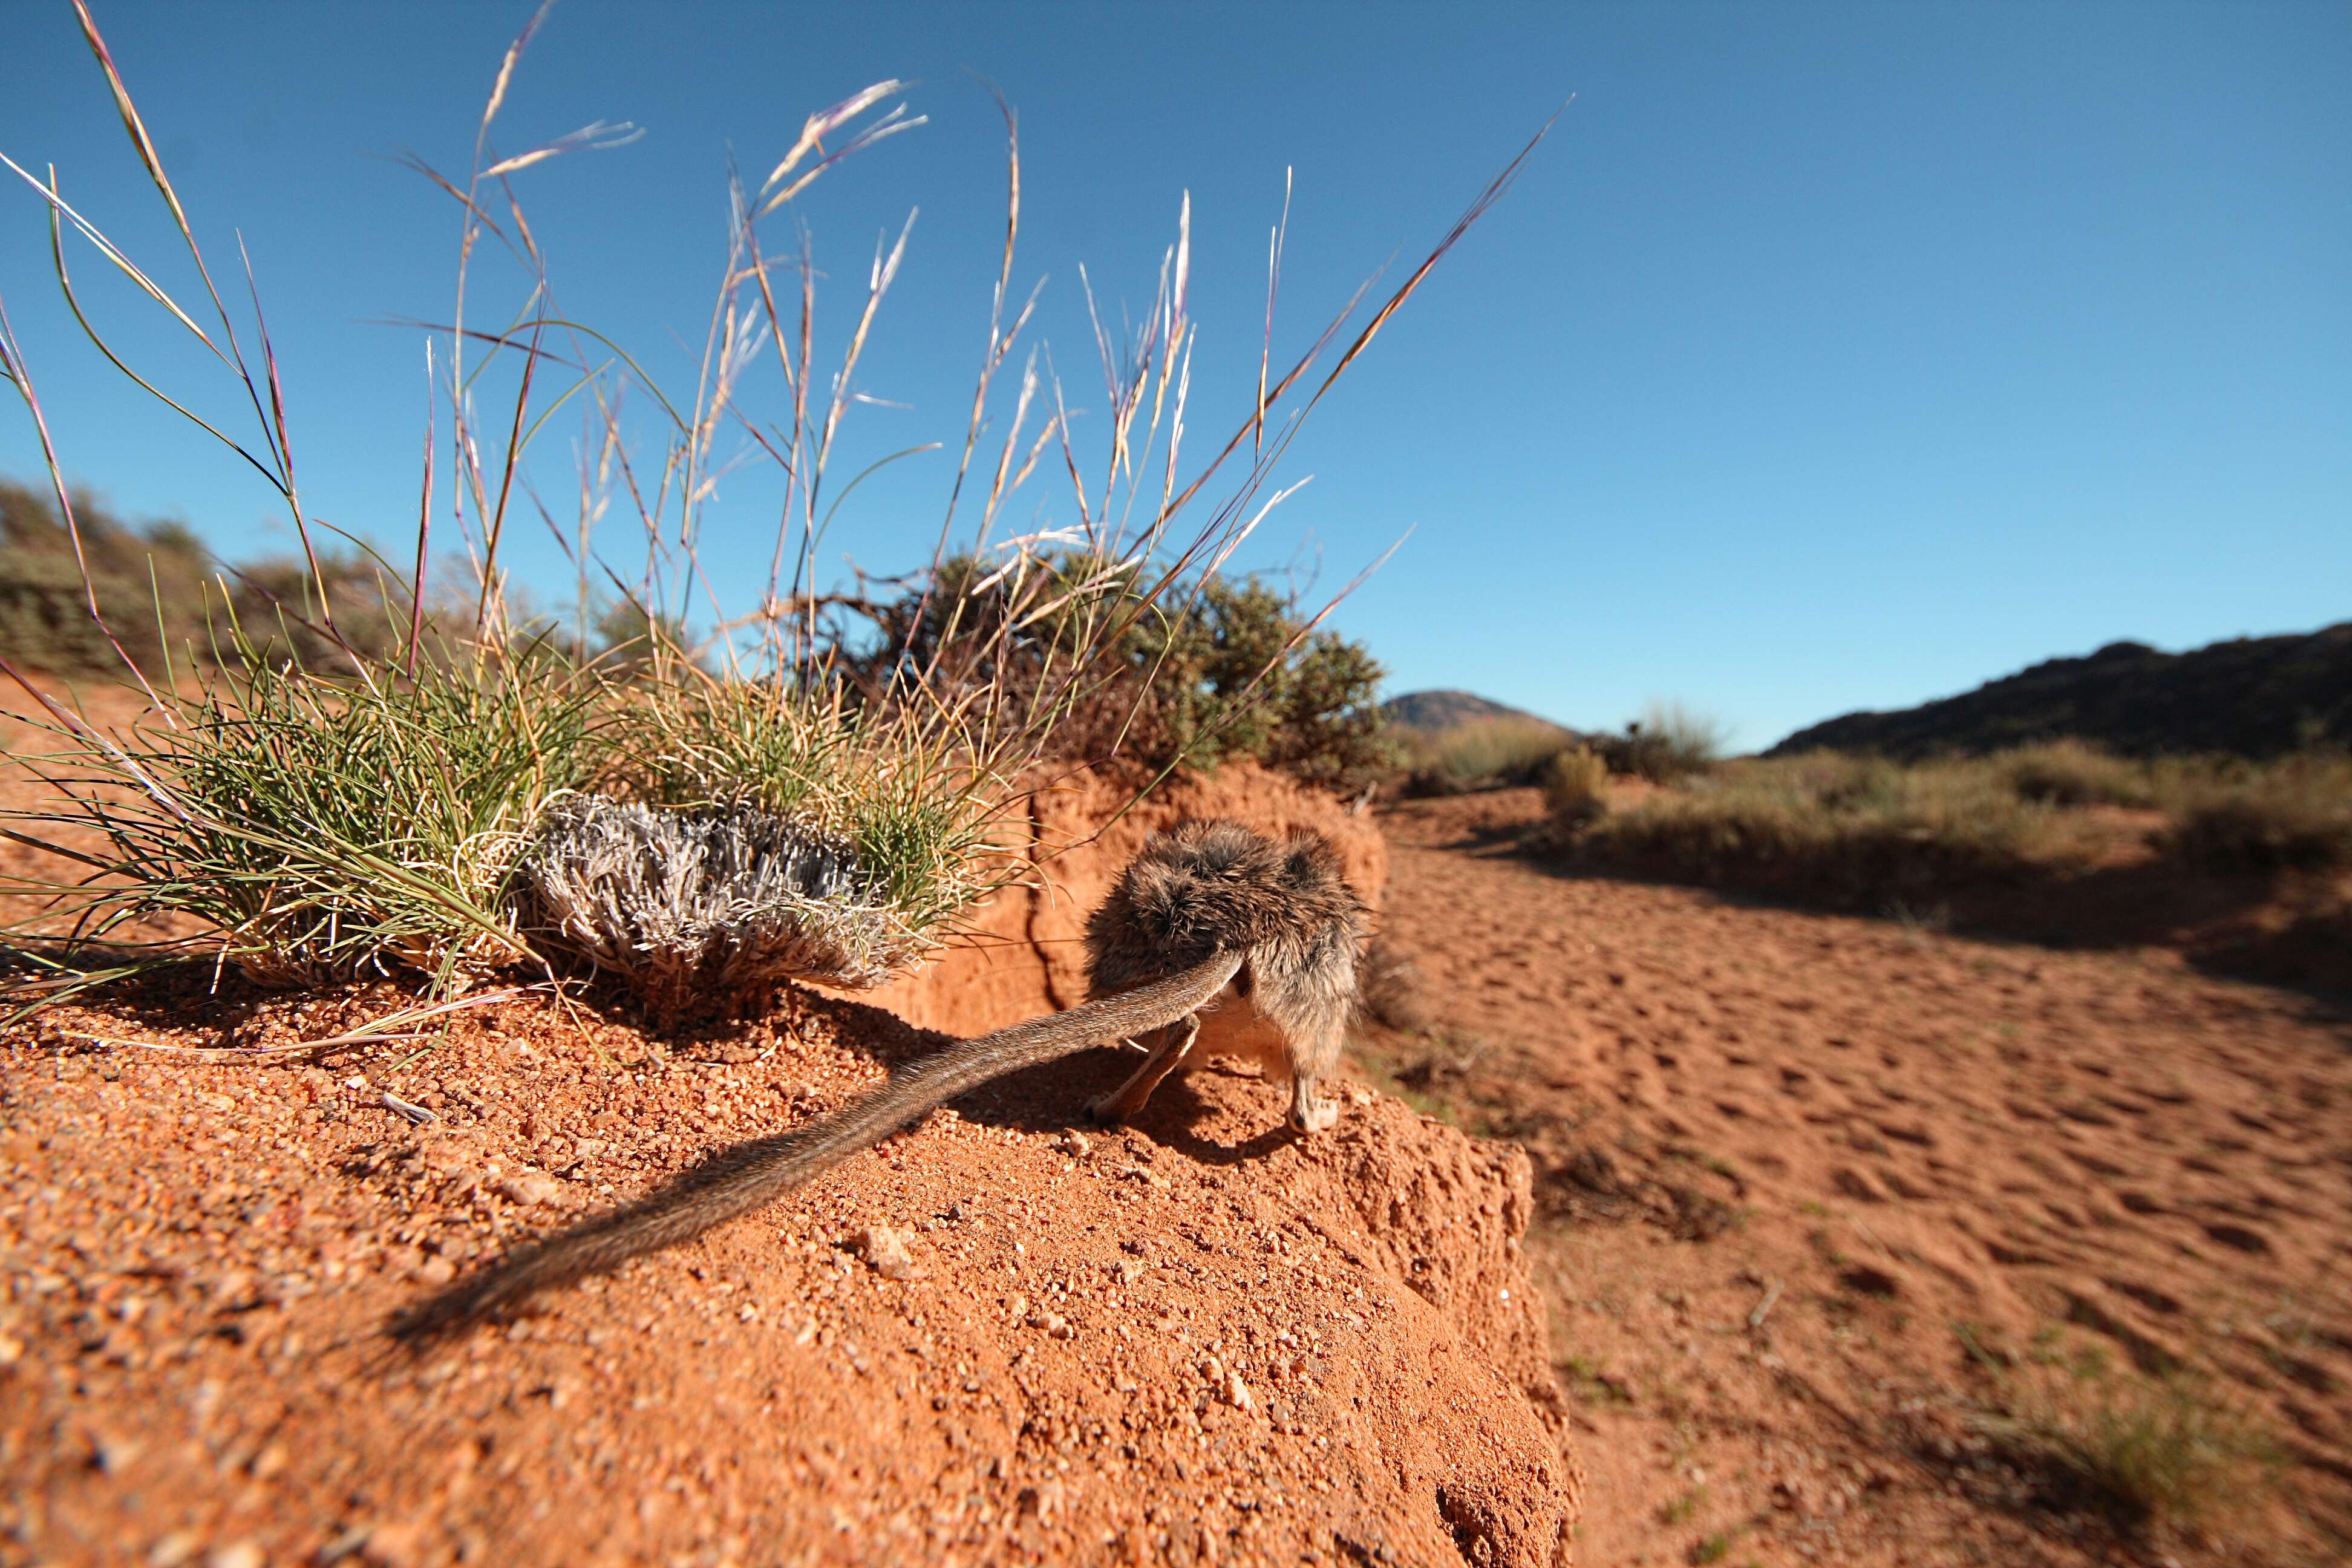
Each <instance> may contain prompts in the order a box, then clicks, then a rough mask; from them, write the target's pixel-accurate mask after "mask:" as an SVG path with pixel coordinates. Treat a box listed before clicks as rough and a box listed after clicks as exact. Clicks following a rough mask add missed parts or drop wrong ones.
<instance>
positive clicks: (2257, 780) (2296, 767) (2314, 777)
mask: <svg viewBox="0 0 2352 1568" xmlns="http://www.w3.org/2000/svg"><path fill="white" fill-rule="evenodd" d="M2169 793H2170V795H2171V799H2170V800H2169V801H2168V805H2169V807H2170V810H2171V815H2172V826H2171V828H2170V830H2169V832H2168V834H2167V836H2166V845H2167V847H2168V848H2169V849H2170V850H2171V852H2172V853H2174V854H2176V855H2178V856H2179V857H2180V858H2183V859H2185V860H2187V861H2189V863H2190V864H2192V865H2197V866H2201V867H2203V868H2207V869H2209V870H2215V871H2257V872H2260V871H2282V870H2298V871H2324V870H2333V869H2336V868H2341V867H2346V866H2352V755H2347V754H2346V753H2343V752H2306V753H2304V754H2302V755H2300V756H2290V757H2286V758H2283V759H2282V760H2280V761H2278V762H2275V763H2268V764H2265V765H2262V766H2258V767H2240V768H2232V769H2226V770H2222V769H2216V770H2213V771H2211V772H2210V773H2208V774H2207V775H2206V776H2204V777H2202V778H2190V779H2188V780H2184V781H2182V782H2181V783H2179V784H2176V785H2175V786H2174V788H2173V789H2172V791H2170V792H2169Z"/></svg>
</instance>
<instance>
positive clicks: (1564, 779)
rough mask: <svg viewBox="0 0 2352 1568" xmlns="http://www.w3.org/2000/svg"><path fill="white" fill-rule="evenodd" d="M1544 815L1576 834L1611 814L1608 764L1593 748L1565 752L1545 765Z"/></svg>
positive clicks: (1558, 825)
mask: <svg viewBox="0 0 2352 1568" xmlns="http://www.w3.org/2000/svg"><path fill="white" fill-rule="evenodd" d="M1543 794H1544V811H1545V813H1546V815H1547V816H1549V818H1550V819H1551V822H1552V824H1553V826H1555V827H1556V828H1559V829H1562V830H1567V831H1573V830H1575V829H1578V828H1580V827H1582V826H1585V825H1586V824H1588V823H1591V822H1597V821H1599V820H1600V819H1601V816H1604V815H1606V814H1607V812H1608V810H1609V764H1608V763H1606V762H1604V761H1602V760H1601V755H1600V753H1598V752H1595V751H1593V750H1592V748H1591V747H1590V746H1577V747H1574V748H1572V749H1570V750H1568V751H1563V752H1559V754H1558V755H1556V756H1554V757H1553V758H1552V759H1551V761H1550V762H1549V763H1545V764H1544V770H1543Z"/></svg>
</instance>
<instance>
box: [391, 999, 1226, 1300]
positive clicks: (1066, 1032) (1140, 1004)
mask: <svg viewBox="0 0 2352 1568" xmlns="http://www.w3.org/2000/svg"><path fill="white" fill-rule="evenodd" d="M1243 956H1244V955H1243V954H1241V953H1239V952H1220V953H1217V954H1215V955H1213V957H1211V958H1209V959H1207V960H1206V961H1204V962H1202V963H1197V964H1194V965H1193V966H1192V968H1190V969H1185V970H1181V971H1179V972H1178V973H1175V974H1172V975H1171V976H1169V977H1168V978H1167V979H1165V980H1160V981H1156V982H1154V983H1153V984H1150V985H1142V986H1138V987H1137V988H1135V989H1134V990H1132V991H1122V992H1120V993H1119V994H1117V995H1114V996H1106V997H1103V998H1101V999H1099V1000H1097V1001H1093V1002H1089V1003H1087V1004H1086V1005H1084V1006H1080V1007H1074V1008H1072V1009H1071V1010H1070V1011H1068V1012H1066V1013H1055V1014H1051V1015H1048V1016H1045V1017H1043V1018H1032V1019H1030V1020H1029V1021H1027V1022H1026V1023H1022V1024H1015V1025H1013V1026H1012V1027H1011V1028H1006V1029H999V1030H997V1031H996V1032H995V1033H994V1034H992V1035H982V1036H981V1037H979V1038H977V1039H971V1040H965V1041H962V1042H961V1043H959V1044H956V1045H952V1046H950V1047H948V1048H947V1049H945V1050H943V1051H940V1052H939V1053H938V1054H937V1055H934V1056H930V1057H926V1058H923V1060H921V1061H919V1062H918V1063H916V1064H915V1065H914V1066H913V1067H912V1068H909V1069H908V1070H907V1071H906V1072H905V1073H903V1074H901V1075H900V1076H898V1078H896V1079H892V1080H891V1081H890V1082H889V1083H887V1084H886V1085H884V1086H883V1087H882V1088H880V1089H876V1090H875V1091H874V1092H873V1093H871V1094H869V1095H867V1096H866V1098H864V1099H863V1100H856V1101H855V1102H853V1103H852V1104H849V1105H846V1106H845V1107H843V1108H842V1109H841V1110H836V1111H835V1112H833V1113H832V1114H831V1115H829V1116H822V1117H819V1118H818V1119H817V1120H815V1121H812V1122H810V1123H808V1124H807V1125H806V1126H803V1127H796V1128H794V1129H793V1131H790V1132H786V1133H782V1134H780V1135H779V1136H777V1137H773V1138H760V1139H754V1140H753V1141H751V1142H748V1143H739V1144H737V1145H736V1146H735V1147H734V1148H732V1149H729V1150H725V1151H723V1152H720V1153H719V1154H716V1155H714V1156H712V1157H711V1158H710V1159H709V1160H707V1161H705V1162H704V1163H702V1164H700V1165H698V1166H696V1167H695V1168H694V1169H693V1170H691V1171H688V1172H687V1173H684V1174H683V1175H680V1176H679V1177H677V1179H676V1180H675V1181H673V1182H671V1183H670V1184H667V1186H664V1187H662V1188H661V1189H660V1190H658V1191H656V1192H654V1193H650V1194H646V1196H645V1197H642V1198H640V1199H638V1200H637V1201H636V1202H635V1203H632V1204H625V1205H622V1206H621V1207H619V1208H616V1209H612V1210H610V1211H608V1212H606V1213H604V1214H601V1215H593V1216H592V1217H590V1218H588V1219H585V1220H583V1221H582V1222H581V1223H580V1224H578V1225H576V1226H572V1227H571V1228H570V1229H568V1230H563V1231H559V1232H557V1233H556V1234H554V1235H552V1236H550V1237H546V1238H544V1239H542V1240H541V1241H538V1242H534V1243H530V1244H529V1245H527V1246H525V1247H522V1248H521V1249H520V1250H519V1251H516V1252H514V1253H512V1254H510V1255H509V1256H508V1257H506V1258H501V1259H499V1261H497V1262H495V1263H493V1264H491V1265H489V1266H488V1268H484V1269H481V1270H479V1271H478V1272H476V1273H475V1274H473V1275H471V1276H470V1277H468V1278H467V1279H460V1280H458V1281H457V1283H456V1284H454V1285H452V1286H450V1287H449V1288H448V1289H445V1290H443V1291H441V1292H439V1293H438V1294H436V1295H434V1296H431V1297H428V1298H426V1299H425V1300H423V1301H421V1302H419V1303H418V1304H417V1305H415V1307H413V1308H411V1309H409V1310H406V1311H404V1312H403V1313H402V1314H400V1316H399V1317H398V1318H396V1319H395V1320H394V1322H393V1324H392V1328H391V1331H392V1333H393V1335H394V1337H395V1338H398V1339H404V1340H409V1341H420V1340H425V1339H429V1338H432V1337H434V1336H436V1335H439V1334H442V1333H446V1332H448V1331H452V1330H456V1329H458V1328H462V1327H464V1326H465V1325H466V1324H467V1323H471V1322H474V1321H478V1320H479V1319H481V1318H483V1317H486V1316H488V1314H490V1313H491V1312H494V1311H497V1310H500V1309H502V1308H507V1307H511V1306H514V1305H516V1304H518V1303H519V1302H520V1301H522V1300H524V1299H526V1298H527V1297H530V1296H531V1295H533V1294H535V1293H537V1292H538V1291H541V1290H544V1289H551V1288H552V1287H554V1286H558V1285H563V1284H567V1283H570V1282H571V1281H572V1280H575V1279H581V1278H583V1277H584V1276H586V1275H590V1274H600V1273H603V1272H604V1271H606V1270H607V1269H611V1268H617V1267H618V1266H620V1265H621V1264H623V1263H625V1262H626V1261H627V1260H629V1259H630V1258H639V1257H643V1256H644V1255H645V1254H646V1253H649V1252H658V1251H661V1250H662V1249H663V1248H665V1247H676V1246H677V1244H678V1243H680V1242H682V1241H689V1240H691V1239H693V1238H694V1237H698V1236H700V1235H701V1234H702V1233H703V1232H704V1231H707V1230H709V1229H710V1228H712V1227H713V1226H719V1225H723V1224H725V1223H726V1222H727V1221H729V1220H730V1219H736V1218H739V1217H740V1216H741V1215H747V1214H750V1213H751V1211H752V1210H754V1209H758V1208H761V1207H764V1206H765V1205H768V1204H771V1203H773V1202H774V1201H775V1200H776V1199H778V1198H780V1197H782V1196H783V1194H786V1193H788V1192H790V1191H792V1190H793V1188H794V1187H797V1186H799V1185H800V1184H802V1183H803V1182H806V1181H808V1180H809V1179H810V1178H812V1177H814V1176H816V1175H819V1174H821V1173H824V1172H825V1171H827V1170H829V1169H831V1168H832V1167H833V1166H835V1165H836V1164H838V1163H841V1162H842V1161H843V1160H845V1159H846V1158H848V1157H849V1156H850V1155H851V1154H854V1153H856V1152H857V1151H859V1150H861V1149H866V1148H871V1147H872V1146H873V1145H874V1144H876V1143H878V1142H881V1141H882V1140H883V1139H885V1138H887V1137H888V1136H889V1135H890V1134H891V1133H893V1132H896V1131H898V1130H899V1129H900V1128H902V1127H904V1126H906V1125H907V1124H908V1122H910V1121H915V1120H916V1119H917V1118H919V1117H921V1116H923V1115H926V1114H927V1113H929V1111H931V1110H936V1109H937V1108H938V1107H940V1106H941V1105H943V1104H945V1103H946V1102H947V1101H949V1100H953V1099H955V1098H956V1097H957V1096H958V1095H960V1094H965V1093H968V1092H970V1091H971V1090H972V1089H977V1088H979V1087H980V1086H981V1085H982V1084H984V1083H987V1082H989V1081H990V1080H992V1079H998V1078H1002V1077H1003V1076H1004V1075H1005V1074H1007V1073H1011V1072H1018V1071H1020V1070H1021V1069H1023V1068H1032V1067H1037V1066H1040V1065H1042V1064H1044V1063H1045V1062H1050V1061H1056V1060H1059V1059H1060V1058H1063V1057H1067V1056H1075V1055H1076V1054H1077V1053H1078V1052H1080V1051H1082V1050H1085V1049H1087V1048H1088V1047H1092V1046H1097V1045H1100V1044H1102V1043H1104V1042H1105V1041H1108V1040H1112V1039H1117V1038H1119V1037H1122V1036H1129V1035H1138V1034H1141V1033H1143V1032H1144V1031H1146V1030H1149V1029H1156V1028H1159V1027H1160V1026H1163V1025H1168V1024H1172V1023H1174V1022H1176V1020H1178V1019H1179V1018H1181V1017H1183V1016H1186V1015H1187V1014H1190V1013H1192V1012H1195V1011H1197V1010H1199V1009H1200V1008H1201V1007H1202V1005H1205V1004H1206V1003H1207V1002H1208V1001H1209V1000H1210V999H1211V998H1212V997H1213V996H1215V995H1216V994H1217V993H1218V992H1220V991H1222V990H1223V989H1224V987H1225V984H1226V983H1227V982H1229V981H1231V980H1232V979H1233V977H1234V973H1236V972H1237V971H1239V969H1240V968H1241V965H1242V962H1243Z"/></svg>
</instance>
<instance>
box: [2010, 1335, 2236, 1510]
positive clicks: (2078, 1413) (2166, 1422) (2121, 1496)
mask: <svg viewBox="0 0 2352 1568" xmlns="http://www.w3.org/2000/svg"><path fill="white" fill-rule="evenodd" d="M2008 1403H2009V1408H2008V1409H2007V1410H2006V1411H2005V1412H2004V1413H2002V1414H2001V1415H1997V1416H1993V1417H1989V1418H1987V1419H1985V1420H1984V1421H1983V1422H1982V1423H1981V1425H1982V1426H1983V1427H1984V1429H1985V1431H1986V1433H1987V1435H1988V1436H1990V1437H1991V1438H1992V1440H1993V1442H1994V1444H1995V1445H1996V1447H1998V1448H1999V1449H2000V1451H2001V1452H2002V1453H2003V1454H2004V1455H2005V1457H2006V1458H2008V1459H2009V1460H2010V1461H2011V1463H2012V1464H2015V1465H2017V1466H2018V1467H2019V1468H2021V1469H2022V1470H2024V1471H2026V1472H2027V1473H2028V1474H2030V1475H2032V1476H2034V1477H2036V1478H2038V1479H2040V1481H2041V1482H2042V1485H2043V1487H2044V1489H2045V1491H2046V1493H2047V1496H2048V1499H2049V1500H2050V1501H2051V1502H2052V1503H2053V1504H2055V1505H2057V1506H2059V1507H2062V1508H2067V1509H2074V1510H2084V1511H2089V1512H2095V1513H2098V1514H2101V1515H2103V1516H2105V1518H2106V1520H2107V1521H2109V1522H2110V1523H2111V1524H2112V1525H2114V1526H2115V1527H2116V1529H2117V1530H2119V1531H2125V1532H2126V1533H2140V1532H2144V1531H2149V1530H2152V1529H2155V1528H2158V1527H2165V1526H2191V1525H2195V1524H2197V1523H2199V1522H2200V1521H2204V1520H2206V1519H2208V1518H2210V1516H2212V1515H2213V1514H2215V1513H2216V1512H2218V1511H2220V1510H2221V1509H2222V1508H2223V1506H2224V1505H2225V1504H2226V1503H2227V1501H2228V1500H2230V1499H2231V1497H2232V1496H2233V1495H2237V1494H2240V1493H2242V1491H2243V1490H2244V1489H2246V1487H2247V1486H2248V1484H2249V1483H2250V1481H2251V1480H2252V1479H2253V1478H2254V1477H2255V1476H2256V1475H2257V1474H2258V1473H2259V1471H2260V1469H2261V1468H2262V1466H2263V1462H2264V1460H2265V1458H2266V1451H2265V1447H2264V1446H2263V1444H2262V1442H2261V1441H2260V1440H2259V1439H2258V1438H2257V1437H2256V1436H2255V1435H2254V1434H2253V1433H2252V1431H2250V1430H2249V1429H2248V1428H2247V1426H2245V1425H2244V1424H2243V1422H2242V1421H2241V1420H2240V1419H2239V1418H2238V1417H2237V1416H2235V1415H2231V1413H2229V1412H2227V1411H2224V1410H2222V1409H2221V1408H2220V1407H2219V1406H2217V1405H2215V1404H2213V1403H2212V1402H2211V1400H2210V1398H2209V1397H2208V1395H2207V1394H2206V1392H2205V1390H2204V1388H2203V1387H2202V1385H2201V1384H2199V1383H2197V1382H2196V1381H2195V1380H2193V1379H2191V1378H2189V1376H2188V1375H2187V1374H2179V1375H2176V1376H2173V1377H2170V1378H2168V1379H2165V1380H2162V1381H2160V1382H2147V1381H2144V1380H2140V1379H2133V1378H2108V1377H2103V1376H2096V1375H2087V1376H2086V1375H2052V1376H2047V1377H2043V1378H2041V1379H2039V1380H2036V1381H2035V1382H2033V1383H2032V1384H2030V1385H2029V1384H2012V1392H2011V1398H2010V1400H2009V1402H2008Z"/></svg>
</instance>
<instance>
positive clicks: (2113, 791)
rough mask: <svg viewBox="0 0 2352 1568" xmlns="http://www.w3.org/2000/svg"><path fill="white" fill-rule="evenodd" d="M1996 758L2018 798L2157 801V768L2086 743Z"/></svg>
mask: <svg viewBox="0 0 2352 1568" xmlns="http://www.w3.org/2000/svg"><path fill="white" fill-rule="evenodd" d="M1990 762H1991V763H1992V764H1993V765H1994V766H1996V767H1998V768H1999V769H2000V771H2001V772H2002V773H2004V774H2006V775H2007V777H2008V780H2009V786H2010V788H2011V789H2012V790H2014V791H2015V792H2016V793H2017V798H2018V799H2020V800H2024V801H2033V802H2038V803H2041V804H2043V805H2129V806H2148V805H2155V804H2156V803H2157V795H2158V781H2157V777H2156V771H2155V769H2153V768H2152V767H2151V766H2150V765H2149V764H2148V763H2138V762H2132V761H2129V760H2127V759H2126V758H2123V757H2118V756H2115V755H2112V754H2111V753H2109V752H2103V751H2101V750H2100V749H2099V748H2098V747H2096V746H2094V745H2091V744H2089V743H2088V742H2083V741H2076V740H2063V741H2046V742H2042V743H2041V744H2039V745H2032V746H2015V747H2011V749H2009V750H2007V751H2004V752H1995V753H1994V754H1993V755H1992V757H1991V758H1990Z"/></svg>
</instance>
